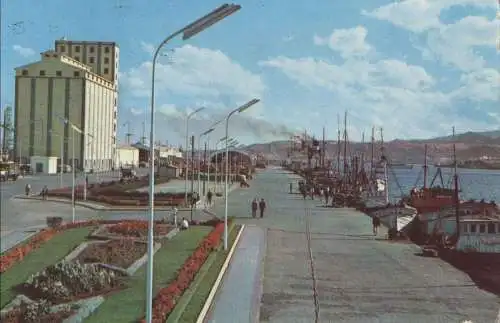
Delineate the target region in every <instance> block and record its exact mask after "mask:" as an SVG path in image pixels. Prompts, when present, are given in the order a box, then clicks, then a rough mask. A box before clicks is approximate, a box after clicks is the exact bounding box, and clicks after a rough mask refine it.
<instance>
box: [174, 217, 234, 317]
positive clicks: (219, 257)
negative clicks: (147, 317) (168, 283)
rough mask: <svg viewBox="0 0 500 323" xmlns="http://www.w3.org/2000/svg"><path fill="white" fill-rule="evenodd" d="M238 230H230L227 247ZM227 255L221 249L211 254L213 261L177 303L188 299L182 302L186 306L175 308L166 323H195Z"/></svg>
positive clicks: (204, 267)
mask: <svg viewBox="0 0 500 323" xmlns="http://www.w3.org/2000/svg"><path fill="white" fill-rule="evenodd" d="M239 229H240V226H237V225H234V226H232V230H231V231H230V232H229V246H232V245H233V243H234V240H235V239H236V236H237V235H238V231H239ZM228 253H229V250H228V251H227V252H226V251H224V250H223V249H221V250H219V251H218V252H216V253H213V254H212V255H213V256H214V259H213V260H212V261H211V262H210V263H207V266H203V268H202V269H201V270H200V272H199V273H198V274H197V275H196V278H195V280H194V282H193V283H192V284H191V286H190V287H189V289H188V290H187V291H186V293H184V295H183V297H182V298H181V300H180V301H179V303H178V304H179V305H180V304H182V303H183V299H184V298H189V299H186V300H184V302H188V303H187V305H186V304H183V306H182V307H183V308H177V307H176V309H175V310H174V312H172V314H171V315H170V316H169V319H168V320H167V322H168V323H170V322H177V323H192V322H196V319H197V318H198V315H199V313H200V312H201V309H202V308H203V305H205V301H206V299H207V297H208V294H210V290H211V289H212V286H213V285H214V283H215V280H216V279H217V276H219V272H220V270H221V268H222V265H223V264H224V262H225V261H226V258H227V255H228ZM179 305H178V306H179ZM179 307H180V306H179Z"/></svg>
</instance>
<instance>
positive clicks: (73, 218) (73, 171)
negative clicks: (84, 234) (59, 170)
mask: <svg viewBox="0 0 500 323" xmlns="http://www.w3.org/2000/svg"><path fill="white" fill-rule="evenodd" d="M59 118H60V119H61V121H62V122H63V123H64V125H68V124H69V125H70V126H71V129H72V134H71V177H72V178H71V221H72V222H73V223H74V222H75V217H76V210H75V178H76V174H75V131H76V132H78V133H79V134H84V132H83V131H82V129H80V128H78V127H77V126H75V125H74V124H73V123H72V122H71V121H69V120H68V119H66V118H61V117H59ZM85 134H87V135H88V136H89V137H91V138H93V137H94V136H92V135H91V134H89V133H85ZM82 144H83V143H82ZM85 186H87V183H85Z"/></svg>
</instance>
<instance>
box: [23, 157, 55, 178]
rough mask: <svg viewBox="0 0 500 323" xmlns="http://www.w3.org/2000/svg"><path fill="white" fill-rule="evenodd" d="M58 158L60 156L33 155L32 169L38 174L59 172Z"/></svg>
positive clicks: (31, 160) (31, 159)
mask: <svg viewBox="0 0 500 323" xmlns="http://www.w3.org/2000/svg"><path fill="white" fill-rule="evenodd" d="M58 159H59V158H58V157H46V156H31V158H30V166H31V170H32V171H33V173H37V174H57V161H58Z"/></svg>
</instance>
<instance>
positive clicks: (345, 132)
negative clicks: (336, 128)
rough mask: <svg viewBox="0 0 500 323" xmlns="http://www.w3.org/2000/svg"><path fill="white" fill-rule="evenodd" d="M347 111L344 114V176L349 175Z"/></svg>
mask: <svg viewBox="0 0 500 323" xmlns="http://www.w3.org/2000/svg"><path fill="white" fill-rule="evenodd" d="M347 168H348V165H347V111H346V112H345V114H344V176H347Z"/></svg>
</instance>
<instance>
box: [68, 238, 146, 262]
mask: <svg viewBox="0 0 500 323" xmlns="http://www.w3.org/2000/svg"><path fill="white" fill-rule="evenodd" d="M146 252H147V245H146V244H145V243H140V242H135V241H133V240H130V239H120V240H111V241H108V242H105V243H94V244H89V245H88V246H87V247H86V248H85V249H84V250H83V251H82V252H81V253H80V254H79V255H78V256H77V257H76V260H77V261H79V262H80V263H102V264H108V265H113V266H116V267H120V268H128V267H130V266H131V265H132V264H133V263H134V262H135V261H136V260H137V259H139V258H141V257H142V256H144V254H146Z"/></svg>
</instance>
